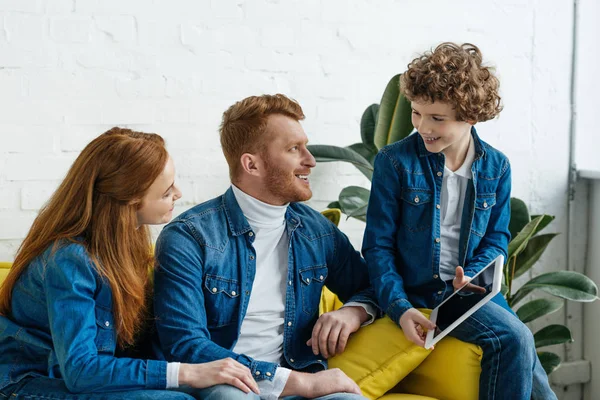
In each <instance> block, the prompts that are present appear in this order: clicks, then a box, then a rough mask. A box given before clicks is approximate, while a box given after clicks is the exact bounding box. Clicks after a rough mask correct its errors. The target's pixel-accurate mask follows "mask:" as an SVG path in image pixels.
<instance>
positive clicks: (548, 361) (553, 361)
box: [537, 351, 560, 375]
mask: <svg viewBox="0 0 600 400" xmlns="http://www.w3.org/2000/svg"><path fill="white" fill-rule="evenodd" d="M537 354H538V357H539V358H540V362H541V363H542V367H544V371H546V375H550V374H551V373H552V371H554V370H555V369H556V368H558V366H559V365H560V357H559V356H558V355H556V354H554V353H550V352H547V351H538V353H537Z"/></svg>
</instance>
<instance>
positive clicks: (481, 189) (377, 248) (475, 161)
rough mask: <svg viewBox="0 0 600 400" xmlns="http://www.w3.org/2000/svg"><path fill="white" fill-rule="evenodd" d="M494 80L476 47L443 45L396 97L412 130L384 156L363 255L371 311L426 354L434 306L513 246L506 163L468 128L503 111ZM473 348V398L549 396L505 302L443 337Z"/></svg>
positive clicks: (528, 337) (529, 339) (422, 60)
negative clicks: (376, 309) (476, 373)
mask: <svg viewBox="0 0 600 400" xmlns="http://www.w3.org/2000/svg"><path fill="white" fill-rule="evenodd" d="M498 87H499V82H498V79H497V78H496V77H495V76H494V75H493V74H492V71H491V69H490V68H488V67H485V66H483V65H482V56H481V52H480V51H479V49H478V48H477V47H476V46H474V45H471V44H463V45H461V46H459V45H456V44H454V43H442V44H441V45H439V46H438V47H437V48H436V49H435V50H434V51H433V52H427V53H425V54H424V55H422V56H421V57H418V58H416V59H414V60H413V61H412V62H411V63H410V64H409V65H408V71H406V72H405V73H404V74H403V75H402V78H401V82H400V89H401V92H402V93H403V94H404V95H405V96H406V98H407V99H408V100H409V101H411V105H412V110H413V111H412V123H413V125H414V127H415V129H416V130H417V132H416V133H415V134H413V135H410V136H409V137H407V138H406V139H404V140H402V141H399V142H396V143H394V144H391V145H389V146H386V147H384V148H382V149H381V151H380V152H379V154H378V155H377V158H376V159H375V172H374V174H373V183H372V190H371V197H370V200H369V209H368V213H367V227H366V231H365V238H364V243H363V254H364V256H365V259H366V261H367V265H368V268H369V275H370V278H371V282H372V284H373V286H374V289H375V292H376V294H377V297H378V301H379V304H380V306H381V308H382V310H384V311H385V312H386V313H387V314H388V315H389V316H390V318H391V319H392V320H394V321H396V323H398V324H399V325H400V327H401V328H402V330H403V332H404V335H405V336H406V337H407V338H408V339H409V340H411V341H412V342H414V343H416V344H417V345H420V346H423V345H424V338H425V332H424V329H423V328H427V329H433V328H434V325H433V323H432V322H431V321H429V320H428V319H427V318H426V317H424V316H423V315H422V314H421V313H420V312H419V311H417V310H416V308H415V307H427V308H434V307H435V306H437V305H438V304H440V303H441V302H442V301H443V300H444V299H445V298H447V297H448V296H449V295H450V294H452V292H453V290H455V289H456V288H459V287H461V286H462V285H463V284H465V283H466V282H468V281H469V279H470V277H472V276H473V275H475V274H476V273H477V272H478V271H479V270H481V268H483V267H484V266H486V265H487V264H488V263H489V262H490V261H492V260H493V259H495V258H496V257H497V256H498V255H499V254H502V255H504V257H505V258H506V256H507V246H508V241H509V239H510V233H509V231H508V223H509V219H510V186H511V179H510V176H511V172H510V164H509V161H508V159H507V158H506V156H504V155H503V154H502V153H501V152H499V151H498V150H496V149H494V148H493V147H491V146H490V145H488V144H487V143H485V142H483V141H482V140H481V139H479V136H478V135H477V132H476V131H475V128H474V127H473V125H475V124H476V123H477V122H483V121H487V120H490V119H492V118H494V117H496V116H497V115H498V114H499V113H500V111H501V110H502V106H501V104H500V96H499V95H498ZM450 335H451V336H454V337H456V338H458V339H460V340H462V341H465V342H469V343H474V344H477V345H479V346H481V347H482V349H483V359H482V361H481V368H482V372H481V376H480V383H479V398H480V399H488V400H489V399H511V400H516V399H523V400H525V399H527V400H528V399H530V398H533V399H556V396H555V395H554V393H553V392H552V390H551V389H550V386H549V384H548V377H547V376H546V374H545V372H544V370H543V368H542V366H541V363H540V362H539V359H538V357H537V354H536V351H535V346H534V341H533V336H532V334H531V332H530V331H529V329H528V328H527V327H526V326H525V325H524V324H523V323H522V322H521V321H519V319H518V318H517V317H516V316H515V315H514V313H513V312H512V311H511V310H510V307H509V306H508V304H507V303H506V301H505V300H504V298H503V297H502V295H498V296H496V297H495V298H494V299H493V301H492V302H489V303H487V304H486V305H485V306H484V307H482V308H481V309H479V310H478V311H477V312H476V313H475V314H473V315H472V316H471V317H470V318H469V319H468V320H467V321H465V322H464V323H462V324H461V325H459V326H458V327H457V328H456V329H454V330H453V331H452V333H451V334H450Z"/></svg>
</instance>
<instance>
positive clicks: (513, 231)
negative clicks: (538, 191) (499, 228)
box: [508, 197, 531, 238]
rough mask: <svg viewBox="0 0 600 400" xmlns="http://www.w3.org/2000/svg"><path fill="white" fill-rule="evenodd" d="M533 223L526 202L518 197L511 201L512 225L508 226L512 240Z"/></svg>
mask: <svg viewBox="0 0 600 400" xmlns="http://www.w3.org/2000/svg"><path fill="white" fill-rule="evenodd" d="M529 221H531V218H530V217H529V210H527V206H526V205H525V202H524V201H523V200H521V199H517V198H516V197H511V199H510V223H509V224H508V230H509V231H510V236H511V237H512V238H515V237H517V235H518V234H519V232H521V230H522V229H523V228H524V227H525V225H527V223H528V222H529Z"/></svg>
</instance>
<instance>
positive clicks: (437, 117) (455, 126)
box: [411, 101, 473, 158]
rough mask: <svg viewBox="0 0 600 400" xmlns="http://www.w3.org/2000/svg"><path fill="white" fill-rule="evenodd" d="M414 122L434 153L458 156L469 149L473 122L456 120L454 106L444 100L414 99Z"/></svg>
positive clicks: (427, 145)
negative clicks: (430, 101) (425, 100)
mask: <svg viewBox="0 0 600 400" xmlns="http://www.w3.org/2000/svg"><path fill="white" fill-rule="evenodd" d="M411 106H412V124H413V126H414V127H415V129H416V130H417V132H418V133H419V135H421V138H423V141H424V142H425V147H426V148H427V150H428V151H430V152H432V153H444V155H446V157H450V158H457V157H460V156H461V155H462V154H464V153H465V152H466V151H467V148H468V146H469V140H470V137H471V136H470V132H471V127H472V126H473V124H471V123H469V122H466V121H457V120H456V111H455V110H454V108H453V107H452V106H451V105H450V104H448V103H444V102H440V101H436V102H433V103H429V102H419V101H412V102H411Z"/></svg>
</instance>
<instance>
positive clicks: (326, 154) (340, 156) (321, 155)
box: [308, 144, 373, 180]
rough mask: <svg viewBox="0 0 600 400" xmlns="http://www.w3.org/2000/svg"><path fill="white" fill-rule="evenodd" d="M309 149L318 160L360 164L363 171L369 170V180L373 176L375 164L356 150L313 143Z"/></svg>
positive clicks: (367, 174)
mask: <svg viewBox="0 0 600 400" xmlns="http://www.w3.org/2000/svg"><path fill="white" fill-rule="evenodd" d="M308 151H310V152H311V153H312V155H313V156H314V157H315V159H316V160H317V162H332V161H344V162H349V163H351V164H354V166H360V167H362V168H361V172H363V170H364V171H367V172H368V173H366V174H365V172H363V174H365V176H366V177H367V178H369V180H371V178H372V177H373V166H372V165H371V163H369V161H367V160H366V159H365V158H364V157H363V156H361V155H360V154H358V153H357V152H356V151H354V150H351V149H348V148H346V147H338V146H329V145H325V144H312V145H309V146H308Z"/></svg>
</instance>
